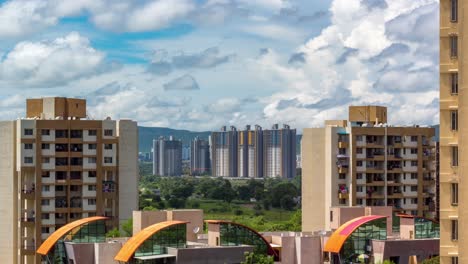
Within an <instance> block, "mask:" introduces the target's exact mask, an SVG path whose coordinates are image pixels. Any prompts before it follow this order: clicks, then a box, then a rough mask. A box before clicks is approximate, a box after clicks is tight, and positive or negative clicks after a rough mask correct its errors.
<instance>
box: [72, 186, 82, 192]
mask: <svg viewBox="0 0 468 264" xmlns="http://www.w3.org/2000/svg"><path fill="white" fill-rule="evenodd" d="M70 191H71V192H78V191H80V186H78V185H70Z"/></svg>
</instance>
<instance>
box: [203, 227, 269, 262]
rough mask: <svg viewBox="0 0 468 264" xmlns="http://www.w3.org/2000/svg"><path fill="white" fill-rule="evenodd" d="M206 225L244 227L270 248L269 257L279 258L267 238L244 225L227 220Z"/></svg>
mask: <svg viewBox="0 0 468 264" xmlns="http://www.w3.org/2000/svg"><path fill="white" fill-rule="evenodd" d="M205 223H207V224H231V225H236V226H240V227H243V228H245V229H248V230H250V231H251V232H253V233H254V234H256V235H257V236H258V237H259V238H260V239H262V240H263V241H264V242H265V244H266V246H267V247H268V255H270V256H275V257H278V253H277V252H276V251H275V250H274V249H273V247H272V246H271V245H270V243H269V242H268V241H267V240H266V239H265V237H263V236H262V235H261V234H260V233H258V232H257V231H256V230H254V229H252V228H250V227H248V226H246V225H243V224H239V223H235V222H231V221H226V220H205Z"/></svg>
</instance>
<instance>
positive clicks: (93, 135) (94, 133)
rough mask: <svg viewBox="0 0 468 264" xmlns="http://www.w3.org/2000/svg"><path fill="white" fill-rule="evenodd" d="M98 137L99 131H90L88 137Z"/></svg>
mask: <svg viewBox="0 0 468 264" xmlns="http://www.w3.org/2000/svg"><path fill="white" fill-rule="evenodd" d="M96 135H97V130H95V129H93V130H88V136H91V137H95V136H96Z"/></svg>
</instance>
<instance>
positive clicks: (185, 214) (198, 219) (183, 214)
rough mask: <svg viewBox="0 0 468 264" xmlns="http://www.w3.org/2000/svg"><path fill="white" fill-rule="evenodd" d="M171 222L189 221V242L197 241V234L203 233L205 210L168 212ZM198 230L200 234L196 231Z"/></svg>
mask: <svg viewBox="0 0 468 264" xmlns="http://www.w3.org/2000/svg"><path fill="white" fill-rule="evenodd" d="M167 220H169V221H174V220H178V221H187V222H189V223H188V224H187V241H194V242H196V241H197V234H199V233H203V210H199V209H193V210H172V211H167ZM196 228H198V233H195V232H194V230H195V229H196Z"/></svg>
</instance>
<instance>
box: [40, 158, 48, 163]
mask: <svg viewBox="0 0 468 264" xmlns="http://www.w3.org/2000/svg"><path fill="white" fill-rule="evenodd" d="M42 163H50V158H49V157H43V158H42Z"/></svg>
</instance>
